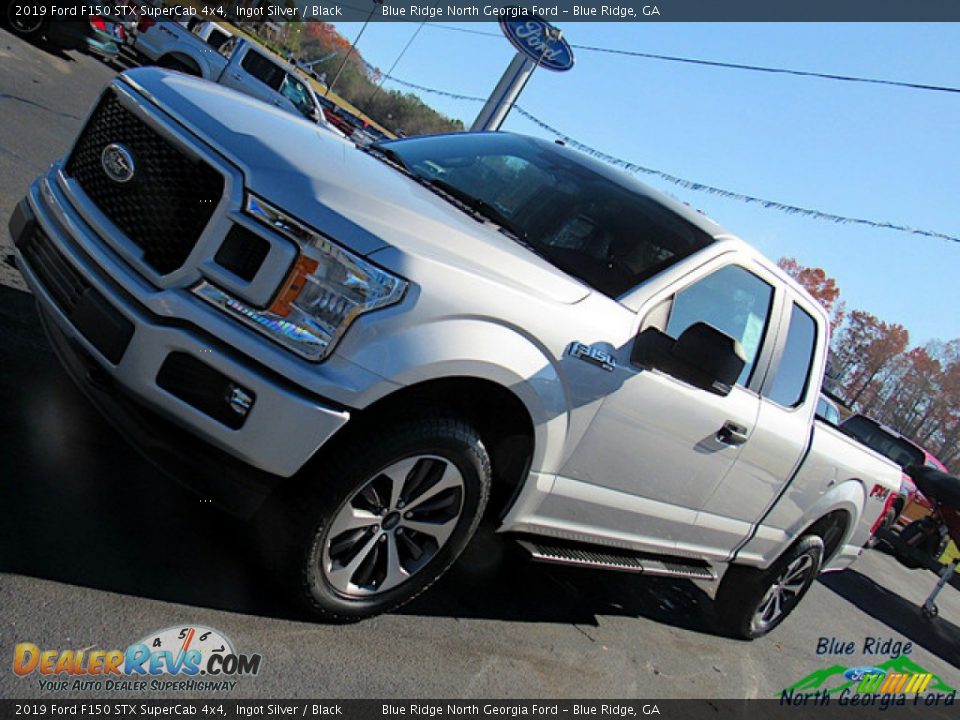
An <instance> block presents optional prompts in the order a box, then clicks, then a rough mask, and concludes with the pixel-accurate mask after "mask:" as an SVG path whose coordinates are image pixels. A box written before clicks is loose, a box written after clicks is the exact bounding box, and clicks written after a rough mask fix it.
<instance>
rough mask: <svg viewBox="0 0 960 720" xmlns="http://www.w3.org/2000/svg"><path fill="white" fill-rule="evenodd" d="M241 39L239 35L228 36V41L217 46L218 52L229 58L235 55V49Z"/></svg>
mask: <svg viewBox="0 0 960 720" xmlns="http://www.w3.org/2000/svg"><path fill="white" fill-rule="evenodd" d="M239 41H240V39H239V38H237V37H232V38H228V39H227V40H226V42H224V43H223V44H222V45H221V46H220V47H219V48H217V52H219V53H220V54H221V55H223V56H224V57H225V58H227V60H229V59H230V58H231V57H232V56H233V51H234V50H235V49H236V47H237V43H238V42H239Z"/></svg>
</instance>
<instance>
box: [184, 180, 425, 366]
mask: <svg viewBox="0 0 960 720" xmlns="http://www.w3.org/2000/svg"><path fill="white" fill-rule="evenodd" d="M246 210H247V212H248V213H249V214H250V215H252V216H253V217H255V218H256V219H257V220H259V221H260V222H262V223H264V224H265V225H268V226H269V227H271V228H273V229H274V230H276V231H278V232H280V233H281V234H283V235H286V236H287V237H288V238H290V239H291V240H293V241H294V242H296V243H297V245H299V247H300V255H299V257H298V258H297V261H296V262H295V263H294V267H293V269H292V270H291V271H290V273H289V274H288V276H287V279H286V281H285V282H284V284H283V286H282V287H281V288H280V292H279V293H278V294H277V296H276V298H275V299H274V301H273V303H272V304H271V305H270V307H268V308H266V309H257V308H253V307H250V306H248V305H246V304H245V303H243V301H241V300H238V299H236V298H234V297H232V296H230V295H228V294H227V293H225V292H224V291H222V290H220V289H219V288H217V287H215V286H214V285H211V284H210V283H208V282H206V281H201V282H200V283H199V284H197V285H196V286H195V287H194V288H193V292H194V293H196V294H197V295H198V296H199V297H201V298H203V299H204V300H206V301H207V302H209V303H210V304H212V305H215V306H216V307H218V308H220V309H221V310H223V311H224V312H226V313H227V314H229V315H232V316H233V317H235V318H237V319H238V320H240V321H241V322H244V323H246V324H247V325H249V326H250V327H252V328H254V329H255V330H257V331H259V332H261V333H263V334H264V335H266V336H267V337H269V338H271V339H272V340H274V341H276V342H278V343H280V344H281V345H283V346H284V347H286V348H288V349H290V350H292V351H293V352H295V353H297V354H298V355H301V356H303V357H305V358H308V359H310V360H322V359H323V358H324V357H326V355H327V354H328V353H329V352H330V350H332V349H333V346H334V345H336V343H337V340H339V339H340V336H342V335H343V333H344V332H345V331H346V329H347V328H348V327H349V326H350V323H352V322H353V320H354V318H356V317H358V316H359V315H362V314H363V313H365V312H370V311H371V310H376V309H378V308H382V307H386V306H387V305H393V304H394V303H397V302H400V300H401V299H402V298H403V294H404V292H405V291H406V289H407V282H406V281H404V280H402V279H401V278H398V277H396V276H394V275H391V274H390V273H388V272H387V271H386V270H382V269H380V268H378V267H377V266H375V265H374V264H373V263H369V262H367V261H366V260H364V259H363V258H361V257H359V256H358V255H355V254H354V253H352V252H350V251H349V250H345V249H343V248H342V247H340V246H339V245H335V244H334V243H333V242H331V241H330V240H328V239H327V238H326V237H324V236H323V235H321V234H320V233H318V232H316V231H314V230H311V229H310V228H308V227H306V226H305V225H303V224H301V223H299V222H297V221H296V220H294V219H293V218H291V217H289V216H287V215H285V214H284V213H283V212H281V211H280V210H277V209H276V208H274V207H272V206H271V205H269V204H268V203H266V202H264V201H263V200H261V199H260V198H257V197H254V196H253V195H248V196H247V203H246Z"/></svg>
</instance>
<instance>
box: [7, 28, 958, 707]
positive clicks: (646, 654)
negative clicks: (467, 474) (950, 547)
mask: <svg viewBox="0 0 960 720" xmlns="http://www.w3.org/2000/svg"><path fill="white" fill-rule="evenodd" d="M112 74H113V70H112V69H111V68H109V67H108V66H106V65H105V64H103V63H102V62H101V61H99V60H95V59H92V58H89V57H84V56H78V55H75V54H73V53H71V54H70V57H67V56H57V55H52V54H50V53H48V52H46V51H44V50H43V49H40V48H37V47H33V46H30V45H26V44H24V43H22V42H20V41H19V40H17V39H16V38H13V37H12V36H11V35H9V34H8V33H6V32H5V31H2V30H0V127H2V128H3V131H2V132H0V219H2V221H3V229H2V230H0V245H2V246H3V248H2V250H0V252H2V254H3V255H4V256H6V255H7V254H8V253H9V252H10V250H9V237H8V236H7V232H6V220H7V218H8V217H9V213H10V211H11V210H12V208H13V206H14V204H15V203H16V201H17V200H18V199H19V198H20V197H21V196H22V195H23V193H24V191H25V190H26V187H27V185H28V184H29V182H30V180H31V179H32V178H33V177H34V176H36V175H37V174H38V173H40V172H42V170H43V169H44V168H45V167H46V166H47V164H48V163H49V162H50V161H52V160H54V159H55V158H57V157H58V156H60V155H61V154H62V153H63V152H64V151H65V149H66V148H67V146H68V144H69V142H70V141H71V139H72V137H73V135H74V133H75V132H76V130H77V129H78V128H79V125H80V123H81V122H82V118H83V116H84V115H85V114H86V112H87V111H88V109H89V108H90V107H91V106H92V103H93V101H94V99H95V97H96V95H97V93H98V92H99V91H100V89H101V88H102V87H103V85H104V84H105V83H106V82H107V81H108V79H109V78H110V77H111V76H112ZM0 280H2V282H3V284H4V285H6V286H7V287H0V608H2V609H3V612H2V613H0V658H5V659H0V697H20V698H25V697H50V695H49V694H45V693H44V692H43V691H41V690H40V688H39V687H38V685H37V681H36V679H35V676H34V678H17V677H15V676H14V675H13V673H12V672H10V660H11V657H10V656H11V654H12V650H13V645H14V644H15V643H17V642H33V643H36V644H37V645H39V646H40V647H41V648H57V647H59V648H64V649H66V648H86V647H90V646H96V647H99V648H103V649H112V648H125V647H126V646H127V645H128V644H130V643H131V642H134V641H136V640H138V639H139V638H141V637H143V636H144V635H146V634H147V633H149V632H152V631H154V630H158V629H161V628H165V627H168V626H173V625H181V624H203V625H207V626H211V627H214V628H217V629H219V630H221V631H222V632H223V633H225V634H226V635H227V636H228V637H230V638H231V639H232V640H233V642H234V644H235V646H236V647H237V649H238V650H239V651H241V652H247V653H252V652H257V653H261V654H262V655H263V656H264V658H265V660H264V667H263V670H262V672H261V673H260V675H259V676H258V677H256V678H248V679H246V680H244V681H242V682H241V684H240V685H239V686H238V688H237V689H236V690H235V691H234V693H233V696H234V697H274V698H276V697H285V696H289V697H320V696H324V697H344V698H345V697H542V696H547V697H549V696H553V697H578V696H579V697H608V698H609V697H631V696H636V697H647V698H654V699H657V698H665V697H731V698H735V697H770V696H773V695H774V694H776V693H778V692H779V690H780V689H782V688H783V687H785V686H787V685H790V684H792V683H794V682H796V681H797V680H800V679H801V678H803V677H805V676H806V675H808V674H809V673H811V672H813V671H814V670H818V669H821V668H824V667H826V666H829V665H833V664H835V663H838V664H842V665H845V666H853V665H859V664H868V663H869V664H876V663H877V662H879V661H882V660H883V659H885V658H883V657H867V656H865V655H863V654H862V652H860V650H859V648H860V647H861V646H862V644H863V642H864V640H865V639H866V638H868V637H881V638H893V639H894V640H899V641H904V642H912V643H913V644H914V646H915V649H914V650H913V652H912V654H911V659H912V660H913V661H914V662H916V663H918V664H920V665H921V666H923V667H925V668H927V669H928V670H930V671H932V672H935V673H937V674H938V675H940V676H941V677H942V678H943V679H944V681H946V682H947V683H949V684H950V685H953V686H957V685H960V627H958V624H960V593H958V591H957V590H956V589H954V588H948V589H947V590H946V591H945V592H944V594H943V595H942V597H941V602H940V608H941V617H940V618H939V619H938V620H937V621H936V622H934V623H925V622H924V621H922V620H920V619H919V613H918V612H917V609H916V608H917V604H918V603H919V602H920V601H921V600H922V599H923V597H924V596H925V595H926V593H927V592H928V591H929V589H930V588H931V587H932V586H933V583H934V580H935V578H934V576H933V575H932V574H929V573H927V572H925V571H921V570H914V571H910V570H906V569H904V568H903V567H901V566H900V565H899V564H898V563H897V562H896V561H894V560H893V559H892V558H890V557H888V556H885V555H882V554H879V553H872V552H871V553H867V554H866V555H865V556H864V557H863V558H861V560H860V561H858V563H857V564H856V566H855V569H853V570H849V571H846V572H844V573H841V574H838V575H833V576H830V577H829V578H825V579H824V580H822V581H821V582H820V583H818V584H817V585H815V586H814V588H813V589H812V590H811V592H810V595H809V596H808V597H807V599H806V600H805V601H804V603H803V604H802V605H801V607H800V608H799V609H798V610H797V612H796V613H795V614H794V615H793V617H791V618H790V619H789V620H788V621H787V622H786V623H785V625H784V626H782V627H781V628H780V629H779V630H777V631H776V632H774V634H773V635H772V636H771V637H769V638H765V639H762V640H759V641H756V642H753V643H743V642H738V641H734V640H730V639H727V638H723V637H721V636H719V635H718V634H717V633H716V629H715V627H714V619H713V614H712V604H711V599H710V595H709V592H708V590H709V589H708V588H707V589H705V588H702V587H699V586H698V585H695V584H694V583H691V582H687V581H668V580H664V579H657V578H643V577H636V576H630V575H619V574H613V573H600V572H586V571H579V570H571V569H563V568H556V567H548V566H537V565H531V564H529V563H527V562H526V561H525V560H524V559H523V558H521V557H520V556H518V555H517V554H516V553H515V552H513V550H512V548H511V547H510V546H508V545H506V544H504V543H503V542H501V541H500V540H499V539H498V538H496V537H494V536H491V535H490V534H488V533H484V534H482V535H481V536H480V537H479V538H478V539H477V541H476V542H475V543H474V544H473V545H472V546H471V547H470V548H469V549H468V551H467V554H466V556H465V558H464V560H463V561H461V562H460V563H459V564H458V565H457V566H456V567H455V568H454V570H453V571H452V572H451V573H450V575H448V576H447V577H446V578H445V579H444V580H443V581H441V582H440V583H439V584H438V585H437V586H436V587H435V588H433V589H432V590H431V591H430V592H429V593H428V594H427V595H425V596H424V597H422V598H421V599H420V600H418V601H417V602H416V603H415V604H413V605H411V606H409V607H407V608H404V609H403V610H401V611H400V612H398V613H396V614H393V615H390V616H386V617H381V618H376V619H374V620H370V621H367V622H364V623H360V624H357V625H352V626H345V627H343V626H328V625H320V624H315V623H312V622H309V621H308V620H306V619H305V618H303V617H300V616H298V615H296V614H295V613H292V612H291V611H290V610H288V609H287V608H286V607H285V606H284V605H283V604H281V603H280V602H279V601H278V600H277V598H276V597H275V596H274V594H273V593H272V591H271V588H270V587H269V585H268V584H267V581H266V580H265V576H264V574H263V573H262V572H261V571H260V570H259V569H258V566H257V564H256V562H255V561H254V557H255V553H254V551H253V548H252V547H251V546H250V543H249V540H248V537H247V534H246V532H245V528H244V527H243V526H242V525H239V524H238V523H236V522H234V521H232V520H231V519H229V518H227V517H225V516H223V515H221V514H220V513H218V512H216V511H214V510H211V509H209V507H208V506H204V505H202V504H201V503H199V502H198V500H197V499H196V498H195V497H193V496H192V495H190V494H188V493H186V492H185V491H183V490H181V489H180V488H179V487H178V486H177V485H175V484H173V483H171V482H169V481H168V480H167V479H166V478H165V477H163V476H162V475H161V474H160V473H158V472H157V471H156V470H154V469H153V468H152V467H151V466H149V465H147V464H146V463H145V462H144V461H143V460H141V459H140V457H139V456H138V455H137V454H136V453H135V452H134V451H132V450H131V449H130V448H129V447H127V446H126V445H125V444H124V443H123V441H122V440H121V439H120V438H119V437H118V436H117V435H116V434H115V433H114V432H113V431H112V430H111V429H110V428H109V427H108V426H107V425H105V424H104V423H103V421H102V420H101V419H100V418H99V416H98V415H97V414H96V413H95V412H94V411H93V410H92V409H91V408H90V407H89V406H88V404H87V403H86V401H85V400H84V398H83V397H82V396H81V395H80V394H79V392H78V391H77V390H76V389H75V388H74V387H73V386H72V385H71V383H70V381H69V380H68V379H67V377H66V376H65V375H64V373H63V372H62V370H61V369H60V367H59V365H58V363H57V362H56V360H55V358H54V357H53V356H52V354H51V352H50V350H49V348H48V346H47V343H46V340H45V339H44V338H43V336H42V333H41V332H40V330H39V328H38V326H37V323H36V320H35V316H34V314H33V308H32V302H31V298H30V296H29V295H28V294H27V293H25V292H22V291H20V290H17V289H15V288H22V287H23V285H22V281H21V280H20V278H19V276H18V275H17V274H16V273H15V271H13V270H11V269H10V268H8V267H7V266H6V265H5V264H4V263H0ZM820 637H836V638H838V639H842V640H844V641H854V642H855V643H856V644H857V646H858V651H857V653H856V654H855V655H854V656H852V657H850V658H836V657H821V656H817V654H816V647H817V642H818V639H819V638H820ZM100 694H101V695H102V693H100ZM122 694H123V693H120V694H119V695H122ZM87 695H88V696H93V695H97V693H88V694H87ZM119 695H118V696H119Z"/></svg>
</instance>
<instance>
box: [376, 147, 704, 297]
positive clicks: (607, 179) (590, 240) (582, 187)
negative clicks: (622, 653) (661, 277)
mask: <svg viewBox="0 0 960 720" xmlns="http://www.w3.org/2000/svg"><path fill="white" fill-rule="evenodd" d="M381 147H382V148H383V149H384V151H387V150H389V153H390V155H391V156H392V157H393V159H395V160H397V161H398V162H400V163H401V164H403V165H404V166H405V167H406V169H407V170H409V171H410V172H411V173H413V174H415V175H417V176H419V177H420V178H422V179H424V180H426V181H434V183H435V184H436V185H439V186H440V187H441V188H443V187H446V188H449V189H455V190H457V191H459V192H457V193H456V194H457V196H458V198H460V199H463V198H464V197H466V196H469V197H472V198H475V199H476V200H478V201H479V202H478V203H475V204H474V207H479V208H483V207H486V208H492V209H493V210H495V211H496V212H495V213H492V212H487V213H485V214H486V216H487V217H488V218H489V219H493V220H494V221H496V222H497V223H498V224H500V225H501V226H503V225H505V224H506V225H508V227H509V229H510V230H511V231H513V232H514V233H516V234H517V235H518V239H519V240H520V241H521V242H522V243H523V244H525V245H527V246H529V247H530V249H531V250H533V251H534V252H536V253H538V254H539V255H541V256H543V257H544V258H546V259H547V260H548V261H550V262H551V263H552V264H553V265H555V266H556V267H558V268H560V269H561V270H563V271H564V272H566V273H567V274H569V275H572V276H574V277H576V278H579V279H580V280H582V281H583V282H585V283H586V284H588V285H590V286H591V287H593V288H595V289H596V290H598V291H600V292H602V293H603V294H605V295H608V296H609V297H612V298H617V297H619V296H621V295H623V294H624V293H625V292H627V291H629V290H631V289H632V288H634V287H635V286H637V285H638V284H640V283H641V282H643V281H644V280H646V279H647V278H649V277H652V276H653V275H655V274H656V273H658V272H660V271H661V270H663V269H664V268H666V267H668V266H670V265H672V264H673V263H675V262H677V261H678V260H680V259H681V258H683V257H685V256H687V255H689V254H691V253H693V252H696V251H697V250H699V249H701V248H703V247H705V246H706V245H707V244H709V243H710V242H711V240H712V238H711V237H710V236H709V235H708V234H707V233H705V232H703V231H702V230H700V229H699V228H697V227H695V226H694V225H692V224H691V223H689V222H687V221H686V220H684V219H683V218H682V217H680V216H679V215H677V214H675V213H674V212H672V211H671V210H669V209H667V208H666V207H664V206H663V205H662V204H660V203H659V202H658V201H657V200H655V199H653V198H650V197H648V196H647V195H645V194H643V191H642V186H640V184H639V183H634V182H633V181H632V179H631V178H629V177H627V176H623V177H622V178H620V177H617V175H615V174H614V173H613V172H612V171H610V170H607V169H606V168H603V167H602V166H599V165H598V164H594V163H593V161H591V160H589V159H587V158H583V157H579V156H578V155H577V154H575V153H573V152H571V151H568V150H564V149H563V148H560V147H558V146H556V145H553V144H550V143H547V142H543V141H537V140H534V139H532V138H526V137H523V136H519V135H510V134H506V133H496V134H494V133H459V134H453V135H439V136H433V137H422V138H409V139H404V140H397V141H393V142H389V143H384V144H383V145H382V146H381ZM498 217H499V219H498Z"/></svg>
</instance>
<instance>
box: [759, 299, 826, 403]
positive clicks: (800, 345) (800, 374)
mask: <svg viewBox="0 0 960 720" xmlns="http://www.w3.org/2000/svg"><path fill="white" fill-rule="evenodd" d="M816 346H817V323H816V322H815V321H814V319H813V318H812V317H810V314H809V313H807V312H806V311H805V310H803V309H802V308H801V307H799V306H798V305H796V304H794V306H793V310H792V312H791V313H790V328H789V330H787V344H786V346H785V347H784V348H783V357H781V358H780V366H779V367H778V368H777V375H776V377H775V378H774V380H773V387H771V388H770V394H769V395H768V396H767V397H768V398H769V399H770V400H773V401H774V402H775V403H777V404H778V405H782V406H783V407H796V406H797V405H799V404H800V403H801V402H802V401H803V398H804V395H805V393H806V391H807V382H808V381H809V379H810V366H811V365H812V364H813V351H814V350H815V349H816Z"/></svg>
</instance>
